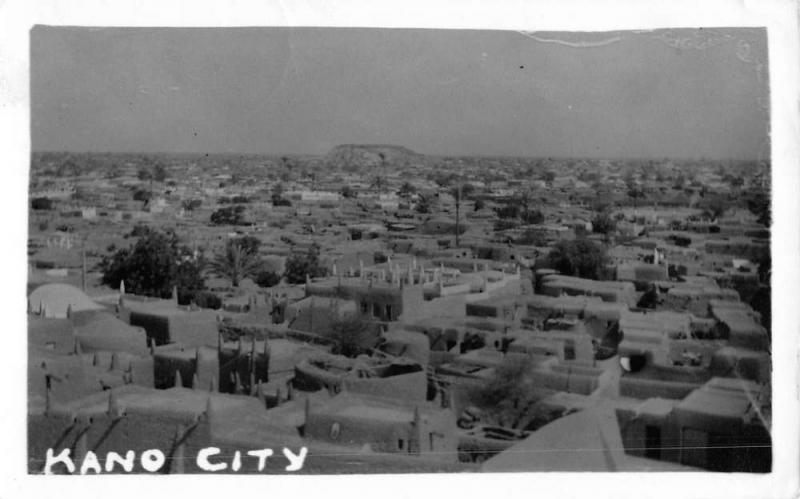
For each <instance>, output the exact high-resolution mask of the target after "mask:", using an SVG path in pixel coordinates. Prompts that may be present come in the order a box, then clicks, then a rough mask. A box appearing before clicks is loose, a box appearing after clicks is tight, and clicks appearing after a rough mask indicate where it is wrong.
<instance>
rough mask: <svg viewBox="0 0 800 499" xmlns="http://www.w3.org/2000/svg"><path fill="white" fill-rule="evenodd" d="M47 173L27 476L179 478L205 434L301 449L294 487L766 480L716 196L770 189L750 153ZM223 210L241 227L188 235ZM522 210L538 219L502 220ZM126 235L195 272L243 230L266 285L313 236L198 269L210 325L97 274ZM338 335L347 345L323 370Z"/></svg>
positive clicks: (745, 288)
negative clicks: (148, 465) (623, 475)
mask: <svg viewBox="0 0 800 499" xmlns="http://www.w3.org/2000/svg"><path fill="white" fill-rule="evenodd" d="M63 161H64V160H63V158H61V157H59V155H57V154H49V155H46V156H45V157H39V158H35V161H34V166H33V168H32V174H33V179H32V183H31V198H32V199H35V198H44V199H51V200H52V201H53V203H52V206H51V207H49V209H32V210H31V217H30V224H31V226H30V237H29V284H28V344H29V359H28V394H29V420H28V428H29V431H28V441H29V471H30V472H31V473H39V472H42V470H43V466H44V463H45V454H46V451H47V449H55V450H56V452H57V451H59V450H63V449H70V451H71V455H72V456H74V457H75V458H76V459H80V458H81V456H85V455H86V454H87V452H89V451H92V452H95V453H97V454H98V455H100V454H103V455H105V453H107V452H109V451H114V452H120V453H124V452H125V451H127V450H129V449H130V450H135V451H137V452H138V451H142V450H145V449H154V448H157V449H161V451H162V452H163V453H164V455H165V456H166V462H165V464H164V469H163V471H164V472H167V473H192V472H198V471H201V470H199V469H198V468H197V467H196V464H195V463H194V461H193V460H191V459H186V458H185V456H190V455H194V453H195V452H196V451H197V449H201V448H207V447H211V446H213V447H217V448H220V449H222V454H223V455H231V454H232V453H233V452H235V451H236V450H237V449H240V450H241V449H252V448H275V449H279V448H283V447H290V448H293V449H296V448H299V447H301V446H305V447H307V449H308V456H307V458H306V461H305V466H304V468H303V472H309V473H335V472H350V473H364V472H375V473H378V472H409V471H414V472H434V471H436V472H441V471H480V470H483V471H636V470H653V471H656V470H667V471H674V470H697V469H705V470H715V471H750V472H765V471H769V470H770V469H771V459H772V458H771V439H770V428H771V393H770V386H771V384H770V379H771V355H770V345H771V326H770V317H769V311H770V298H769V296H770V295H769V257H770V245H769V227H768V226H767V225H766V224H765V223H764V220H763V219H760V218H759V214H758V213H754V212H753V211H754V210H753V209H752V207H751V209H748V206H747V205H746V204H745V201H744V200H743V198H742V197H741V196H740V195H739V193H741V192H745V191H747V192H751V193H752V192H756V191H758V192H764V193H766V196H767V197H768V196H769V194H768V192H769V190H768V189H769V186H768V165H767V166H764V165H755V166H754V165H749V164H747V165H744V164H742V165H740V164H722V163H715V162H706V163H692V164H689V165H681V164H673V163H670V162H663V163H658V164H653V163H652V162H651V163H649V164H647V165H646V166H645V167H642V166H641V165H640V164H637V163H635V162H614V161H592V162H589V161H566V160H565V161H559V160H528V159H515V158H499V159H493V158H429V157H424V156H421V155H416V154H414V153H411V152H410V151H408V150H405V149H402V148H393V147H391V146H375V147H359V146H343V147H342V148H337V149H336V150H334V151H333V152H332V153H331V154H330V155H329V156H328V157H324V158H303V157H299V158H298V157H292V158H260V157H235V158H224V157H217V158H214V157H210V158H209V157H182V156H173V157H164V158H162V161H163V164H164V165H166V166H165V168H164V169H165V171H166V172H167V176H166V178H164V179H156V180H153V179H152V178H147V177H146V176H144V175H140V174H137V172H140V171H141V170H142V168H143V166H142V165H143V164H142V162H141V161H139V159H137V158H136V157H135V156H124V155H117V156H115V155H110V156H107V157H100V158H99V159H98V158H95V159H94V160H93V163H92V164H94V165H95V168H96V170H92V169H91V168H89V167H86V166H84V167H83V169H82V168H81V167H80V165H81V158H73V159H71V160H70V161H73V163H77V164H78V166H79V167H78V168H77V171H74V172H70V174H69V175H63V172H61V174H59V172H58V171H57V170H58V168H57V166H58V165H59V164H62V162H63ZM97 171H101V172H105V173H104V174H103V175H98V174H97ZM465 185H469V186H470V188H469V189H468V191H469V194H468V195H466V194H463V193H464V192H466V191H467V190H465V189H464V186H465ZM345 187H346V188H345ZM454 187H460V189H454ZM140 191H146V193H147V194H146V195H138V196H136V197H137V199H139V200H134V199H133V197H134V196H135V195H136V193H138V192H140ZM640 193H641V194H640ZM523 197H524V199H523ZM231 199H238V201H239V202H238V204H240V205H242V206H245V207H246V223H241V224H236V225H225V224H212V223H210V222H209V217H210V216H211V215H212V213H214V212H215V210H218V209H219V208H220V207H224V206H229V205H231ZM193 200H195V201H196V202H194V203H192V201H193ZM278 200H282V201H281V202H278ZM714 203H723V208H722V209H720V210H714V209H713V205H714ZM233 204H237V203H233ZM522 204H525V205H527V206H526V207H525V208H526V209H535V210H536V211H537V212H539V213H540V215H541V217H540V219H539V220H530V219H526V218H525V217H524V216H511V217H507V216H504V217H500V215H499V214H500V213H501V212H502V208H503V207H508V206H521V205H522ZM709 207H710V208H709ZM599 215H602V216H603V217H605V219H604V223H608V221H609V220H610V221H612V222H613V224H612V225H611V227H610V228H609V227H604V228H603V230H599V229H598V227H599V223H600V221H599V219H598V216H599ZM501 218H502V219H503V220H504V221H505V222H507V223H504V224H498V220H500V219H501ZM532 221H533V222H536V223H530V222H532ZM140 223H143V224H146V225H148V226H150V227H152V228H170V229H173V230H175V231H176V232H177V233H178V234H179V235H180V236H181V237H182V238H183V240H184V241H185V242H186V244H187V245H189V246H190V247H191V248H192V249H193V250H194V252H195V254H201V255H202V254H206V255H208V256H209V257H213V255H214V254H215V253H216V252H219V251H220V250H221V249H222V248H224V247H225V244H227V242H228V241H230V240H231V239H235V238H238V237H242V236H251V237H255V238H257V239H258V240H259V241H260V242H261V244H260V246H259V249H258V251H259V254H260V256H261V258H263V260H264V262H266V263H267V264H268V265H269V266H270V268H271V269H272V270H273V271H274V272H276V273H277V274H279V275H280V274H282V273H283V272H284V270H285V267H286V261H287V258H290V257H291V255H293V254H295V253H298V252H305V251H307V250H308V248H309V247H311V246H312V245H314V246H315V247H317V248H319V255H320V265H321V267H322V269H323V271H321V272H319V273H318V274H319V275H308V276H307V277H306V279H305V282H302V283H296V284H293V283H290V282H287V280H286V279H284V280H282V281H281V282H279V283H278V284H276V285H274V286H270V287H260V286H258V285H256V284H255V283H254V282H253V280H251V279H245V280H244V281H243V282H242V283H241V284H239V285H238V286H235V287H234V286H231V283H230V281H227V280H226V279H225V277H224V276H219V275H214V274H213V273H211V272H210V271H209V272H208V273H207V275H206V278H207V282H208V288H209V290H211V291H212V292H215V293H217V294H218V295H219V296H220V298H221V307H219V308H215V309H209V308H201V307H199V306H197V305H196V304H194V303H192V304H189V305H182V304H179V301H178V298H177V295H178V290H177V289H176V291H175V293H174V294H173V297H172V298H166V299H165V298H156V297H148V296H137V295H134V294H132V293H126V291H125V282H124V280H123V281H122V282H121V283H120V284H119V286H116V285H115V286H102V285H100V284H99V281H100V279H99V277H100V275H101V273H102V269H99V268H98V263H99V262H100V261H101V259H102V257H103V256H107V255H109V254H112V253H113V252H114V251H115V250H116V249H119V248H123V247H126V246H127V245H129V244H130V243H131V242H132V241H133V240H135V236H130V235H129V233H130V231H131V228H132V227H133V226H134V225H136V224H140ZM574 241H588V242H590V243H591V244H592V245H593V246H595V247H598V248H601V249H602V252H603V255H604V258H602V259H601V260H599V261H598V262H597V265H596V267H597V268H596V269H594V270H595V275H594V276H593V278H588V277H587V276H586V275H582V273H581V272H579V271H575V272H572V273H568V272H565V271H564V269H563V268H562V269H559V264H558V262H556V261H554V258H553V251H554V249H555V248H558V247H560V245H562V244H566V245H569V244H571V243H572V242H574ZM348 327H349V328H350V329H353V330H347V328H348ZM343 329H344V330H343ZM355 329H358V331H355ZM349 333H353V334H355V333H358V334H359V335H360V336H361V337H367V338H369V339H370V340H369V341H370V347H369V348H365V349H363V350H362V351H361V352H358V353H356V354H353V355H342V349H341V346H342V342H345V341H347V340H346V339H343V337H344V338H346V337H347V335H348V334H349ZM362 339H363V338H362ZM286 465H287V460H286V459H284V458H283V457H281V456H280V455H279V454H276V456H275V458H274V459H273V460H271V461H270V460H268V461H267V465H266V469H264V470H260V469H257V466H256V465H255V464H253V463H250V464H248V465H246V466H251V468H247V470H246V471H248V470H249V471H253V472H257V471H264V472H285V471H284V469H285V467H286ZM137 469H138V468H137ZM56 471H65V470H63V469H62V470H56Z"/></svg>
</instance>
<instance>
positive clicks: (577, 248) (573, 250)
mask: <svg viewBox="0 0 800 499" xmlns="http://www.w3.org/2000/svg"><path fill="white" fill-rule="evenodd" d="M607 259H608V257H607V255H606V252H605V249H604V248H603V247H602V246H600V245H598V244H596V243H594V242H592V241H590V240H589V239H584V238H581V239H575V240H572V241H559V242H558V243H556V245H555V246H554V247H553V249H552V250H550V254H549V255H548V260H549V264H550V266H551V267H552V268H554V269H555V270H557V271H559V272H560V273H562V274H565V275H571V276H576V277H583V278H585V279H600V276H601V275H602V272H603V268H604V267H605V265H606V262H607Z"/></svg>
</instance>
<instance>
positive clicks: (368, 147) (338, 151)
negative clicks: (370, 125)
mask: <svg viewBox="0 0 800 499" xmlns="http://www.w3.org/2000/svg"><path fill="white" fill-rule="evenodd" d="M324 162H325V164H326V166H328V167H330V168H337V169H345V170H357V169H360V168H370V167H380V166H381V165H387V166H389V165H394V166H407V165H411V164H419V163H424V162H425V156H423V155H422V154H419V153H416V152H414V151H412V150H411V149H408V148H407V147H403V146H395V145H388V144H364V145H361V144H344V145H339V146H336V147H334V148H333V149H331V151H330V152H328V154H326V155H325V158H324Z"/></svg>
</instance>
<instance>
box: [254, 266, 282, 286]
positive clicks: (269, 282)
mask: <svg viewBox="0 0 800 499" xmlns="http://www.w3.org/2000/svg"><path fill="white" fill-rule="evenodd" d="M255 282H256V284H257V285H258V286H260V287H262V288H271V287H272V286H277V285H278V284H280V282H281V275H280V274H278V273H276V272H273V271H271V270H267V269H261V270H260V271H258V273H257V274H256V276H255Z"/></svg>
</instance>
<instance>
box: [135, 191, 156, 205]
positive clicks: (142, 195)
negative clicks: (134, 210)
mask: <svg viewBox="0 0 800 499" xmlns="http://www.w3.org/2000/svg"><path fill="white" fill-rule="evenodd" d="M152 198H153V193H152V192H150V191H149V190H147V189H137V190H136V192H134V193H133V200H134V201H144V202H145V203H147V202H148V201H150V199H152Z"/></svg>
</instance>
